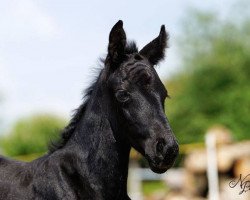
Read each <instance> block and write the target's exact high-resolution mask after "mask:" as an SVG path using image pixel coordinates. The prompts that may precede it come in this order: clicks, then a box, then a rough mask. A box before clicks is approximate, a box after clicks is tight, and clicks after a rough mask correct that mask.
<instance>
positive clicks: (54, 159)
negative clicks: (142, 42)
mask: <svg viewBox="0 0 250 200" xmlns="http://www.w3.org/2000/svg"><path fill="white" fill-rule="evenodd" d="M166 46H167V33H166V31H165V27H164V26H162V27H161V31H160V34H159V36H158V37H157V38H155V39H154V40H153V41H151V42H150V43H149V44H147V45H146V46H145V47H144V48H143V49H142V50H140V51H138V50H137V47H136V45H135V43H127V41H126V34H125V32H124V30H123V23H122V21H118V22H117V23H116V24H115V26H114V27H113V28H112V30H111V32H110V36H109V45H108V54H107V57H106V59H105V62H104V68H103V69H102V70H101V72H100V74H99V77H98V78H97V80H96V82H95V83H94V84H93V85H92V86H91V87H90V88H89V90H88V91H87V94H86V98H85V102H84V103H83V104H82V105H81V106H80V107H79V109H78V110H77V112H76V114H75V115H74V117H73V118H72V120H71V122H70V123H69V125H68V126H67V127H66V128H65V129H64V131H63V133H62V137H61V140H60V141H59V142H58V143H57V144H56V145H54V146H53V147H52V148H51V149H50V151H49V153H48V154H47V155H45V156H43V157H41V158H39V159H37V160H34V161H32V162H30V163H22V162H17V161H11V160H9V159H6V158H3V157H1V158H0V199H5V200H7V199H11V200H12V199H46V200H50V199H51V200H52V199H53V200H54V199H70V200H72V199H73V200H74V199H84V200H93V199H96V200H104V199H105V200H116V199H117V200H118V199H119V200H125V199H129V197H128V195H127V174H128V162H129V152H130V149H131V147H134V148H135V149H136V150H137V151H139V152H140V153H141V154H142V155H143V156H144V157H145V158H146V159H147V160H148V162H149V165H150V167H151V169H152V170H153V171H154V172H157V173H163V172H165V171H166V170H167V169H169V168H170V167H171V166H172V165H173V163H174V161H175V158H176V156H177V155H178V144H177V142H176V139H175V137H174V135H173V133H172V131H171V128H170V126H169V123H168V121H167V118H166V116H165V113H164V101H165V98H166V97H167V96H168V93H167V90H166V89H165V87H164V85H163V84H162V82H161V81H160V79H159V77H158V75H157V73H156V71H155V69H154V66H155V65H156V64H157V63H158V62H159V61H160V60H162V59H163V58H164V51H165V48H166Z"/></svg>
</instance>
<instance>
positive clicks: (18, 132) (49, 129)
mask: <svg viewBox="0 0 250 200" xmlns="http://www.w3.org/2000/svg"><path fill="white" fill-rule="evenodd" d="M64 125H65V121H64V120H63V119H61V118H58V117H56V116H53V115H36V116H32V117H29V118H25V119H20V120H19V121H18V122H17V123H16V124H15V125H14V127H13V129H12V130H11V131H10V133H9V134H7V135H5V136H4V137H3V138H1V139H0V144H1V149H2V150H3V153H4V154H5V155H8V156H18V155H26V154H32V153H43V152H46V151H47V145H48V143H49V142H50V141H51V140H54V139H57V138H58V137H59V132H60V130H61V129H62V128H63V127H64Z"/></svg>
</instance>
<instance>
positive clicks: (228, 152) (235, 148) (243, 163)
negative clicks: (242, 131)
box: [165, 127, 250, 200]
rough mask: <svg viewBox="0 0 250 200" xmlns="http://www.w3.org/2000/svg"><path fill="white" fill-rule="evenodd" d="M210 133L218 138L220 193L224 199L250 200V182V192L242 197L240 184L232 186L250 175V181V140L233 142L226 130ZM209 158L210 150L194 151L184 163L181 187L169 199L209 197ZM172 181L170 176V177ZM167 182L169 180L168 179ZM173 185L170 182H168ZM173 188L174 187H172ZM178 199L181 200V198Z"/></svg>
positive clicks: (213, 130) (170, 194) (249, 185)
mask: <svg viewBox="0 0 250 200" xmlns="http://www.w3.org/2000/svg"><path fill="white" fill-rule="evenodd" d="M209 134H215V136H216V148H217V166H218V174H219V187H220V188H219V192H220V199H221V200H224V199H225V200H237V199H240V200H249V199H250V180H249V183H247V184H248V191H246V192H243V193H242V194H239V193H240V191H241V190H242V188H241V187H240V184H238V185H237V186H235V187H234V188H232V187H230V186H229V183H230V182H231V181H232V180H238V179H239V178H240V176H242V178H243V177H245V176H247V175H248V174H249V179H250V141H242V142H238V143H233V141H232V137H231V133H230V132H229V131H228V130H226V129H224V128H218V127H217V128H214V129H212V130H210V131H209ZM206 171H207V155H206V149H205V148H203V149H202V148H201V149H196V150H194V151H192V152H190V153H189V154H188V155H187V156H186V158H185V162H184V170H183V169H182V176H183V177H184V178H182V179H180V180H183V181H180V185H178V187H174V188H172V190H171V191H172V192H170V193H169V194H168V195H167V196H166V198H165V199H166V200H175V199H183V200H189V199H190V200H191V199H206V198H208V197H207V195H208V182H207V172H206ZM169 179H170V177H169ZM166 180H167V179H166ZM166 182H167V185H168V186H169V183H170V182H169V181H166ZM170 187H171V186H170ZM177 197H178V198H177Z"/></svg>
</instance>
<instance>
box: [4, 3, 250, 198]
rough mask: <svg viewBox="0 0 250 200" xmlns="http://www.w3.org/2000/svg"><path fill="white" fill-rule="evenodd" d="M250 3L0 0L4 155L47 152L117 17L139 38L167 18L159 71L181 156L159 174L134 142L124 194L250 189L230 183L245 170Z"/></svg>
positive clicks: (248, 159)
mask: <svg viewBox="0 0 250 200" xmlns="http://www.w3.org/2000/svg"><path fill="white" fill-rule="evenodd" d="M249 10H250V2H249V1H248V0H237V1H236V0H227V1H226V0H221V1H216V0H211V1H198V0H186V1H182V2H181V1H153V2H150V1H131V0H129V1H124V2H119V3H118V2H117V1H113V0H112V1H105V2H104V1H96V0H93V1H91V2H90V1H88V2H87V1H77V0H71V1H66V0H54V1H49V0H9V1H5V0H0V153H1V155H6V156H10V157H13V158H15V159H19V160H25V161H29V160H32V159H35V158H37V157H38V156H41V155H43V154H45V153H46V151H47V144H48V142H50V141H51V140H54V139H56V138H58V137H59V132H60V130H62V129H63V127H64V126H65V125H66V124H67V122H68V121H69V119H70V116H71V114H72V111H73V110H74V109H76V108H77V107H78V106H79V105H80V104H81V102H82V91H83V90H84V89H85V88H86V87H87V86H88V85H89V84H90V83H91V80H92V79H93V78H94V77H95V69H96V68H98V66H99V63H98V62H99V60H98V59H99V57H103V56H105V54H106V48H107V43H108V34H109V31H110V29H111V27H112V26H113V25H114V24H115V23H116V22H117V21H118V20H119V19H122V20H123V21H124V28H125V31H126V32H127V37H128V38H129V39H135V40H136V42H137V44H138V46H139V48H141V47H143V46H144V45H145V44H147V43H148V42H149V41H151V40H152V39H153V38H154V37H156V36H157V35H158V33H159V30H160V26H161V25H162V24H165V25H166V28H167V30H168V32H169V34H170V41H169V47H170V48H169V49H168V50H167V57H166V59H165V61H164V62H162V63H161V64H160V65H159V67H157V71H158V73H159V75H160V77H161V79H162V81H163V82H164V84H165V86H166V87H167V89H168V91H169V94H170V96H171V99H167V101H166V103H165V106H166V114H167V116H168V118H169V121H170V124H171V126H172V129H173V130H174V133H175V135H176V137H177V139H178V141H179V143H180V156H179V158H178V160H177V162H176V164H175V167H174V168H173V169H172V170H169V171H168V172H167V173H165V174H163V175H156V174H154V173H152V172H151V171H150V170H149V169H148V165H147V163H146V161H145V160H144V159H143V158H142V157H141V156H140V155H138V154H137V153H136V152H135V151H132V153H131V162H130V163H131V167H130V168H131V169H130V179H129V192H130V196H131V198H132V199H137V200H142V199H147V200H151V199H152V200H160V199H165V200H172V199H184V200H186V199H192V200H193V199H207V198H210V199H212V198H214V199H227V200H228V199H233V200H235V199H248V198H249V199H250V196H249V193H250V192H244V193H243V194H241V195H239V192H240V188H237V187H235V188H231V187H230V186H229V182H230V181H231V180H234V179H237V178H239V176H240V174H245V175H247V174H249V173H250V133H249V131H250V115H249V113H250V56H249V55H250V12H249ZM213 163H215V164H213ZM209 171H210V172H209ZM211 177H212V179H211ZM211 180H212V183H214V184H213V185H214V186H216V187H214V188H211V185H210V184H211ZM209 182H210V183H209ZM212 187H213V186H212ZM209 191H214V194H217V193H218V195H217V197H216V195H215V197H211V193H210V192H209Z"/></svg>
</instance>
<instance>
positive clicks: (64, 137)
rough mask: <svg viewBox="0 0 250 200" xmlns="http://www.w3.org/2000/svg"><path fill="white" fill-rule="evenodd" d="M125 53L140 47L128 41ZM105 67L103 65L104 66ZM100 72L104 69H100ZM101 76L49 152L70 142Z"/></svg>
mask: <svg viewBox="0 0 250 200" xmlns="http://www.w3.org/2000/svg"><path fill="white" fill-rule="evenodd" d="M124 53H125V54H133V53H138V48H137V46H136V43H135V42H134V41H131V42H128V43H127V44H126V47H125V49H124ZM100 61H101V63H102V65H105V64H104V63H105V59H100ZM102 68H103V67H102ZM98 71H99V74H100V73H101V71H102V70H98ZM99 77H100V76H97V78H96V80H95V81H94V82H93V83H92V84H91V85H90V86H89V87H88V88H87V89H86V90H85V92H84V93H85V95H84V97H83V99H84V102H83V103H82V104H81V105H80V106H79V108H77V109H75V111H74V114H73V115H72V118H71V120H70V122H69V124H68V125H67V126H66V127H65V128H64V129H63V130H62V132H61V134H60V138H59V140H57V141H52V142H51V143H50V144H49V152H48V153H49V154H51V153H53V152H55V151H56V150H58V149H61V148H63V147H64V146H65V144H66V143H67V142H68V140H69V139H70V137H71V136H72V134H73V133H74V131H75V129H76V127H77V124H78V123H79V121H80V120H81V118H82V116H83V115H84V113H85V111H86V108H87V105H88V102H89V100H90V98H91V95H92V92H93V90H94V88H95V86H96V85H97V82H98V79H99Z"/></svg>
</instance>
